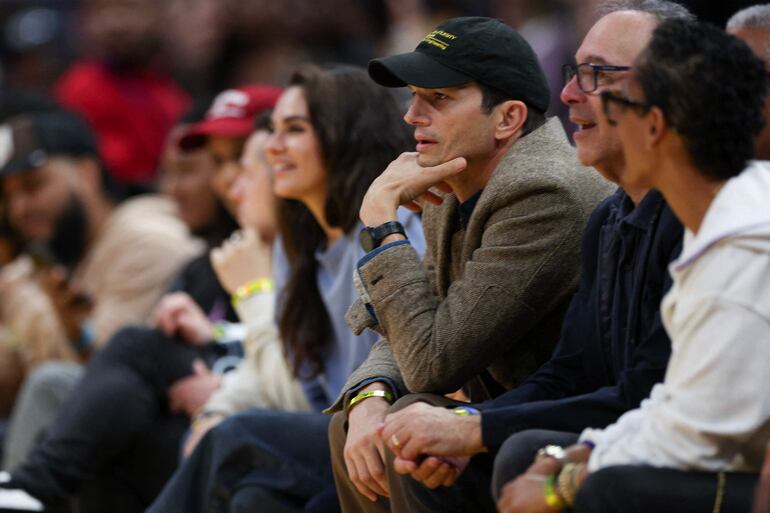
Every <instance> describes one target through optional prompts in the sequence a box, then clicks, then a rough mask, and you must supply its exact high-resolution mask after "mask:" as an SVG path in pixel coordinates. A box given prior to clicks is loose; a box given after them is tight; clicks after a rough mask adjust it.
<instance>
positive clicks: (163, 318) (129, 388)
mask: <svg viewBox="0 0 770 513" xmlns="http://www.w3.org/2000/svg"><path fill="white" fill-rule="evenodd" d="M250 90H252V91H256V92H257V93H265V92H267V94H263V95H262V96H261V97H260V96H259V94H257V95H255V96H254V97H255V98H257V99H258V100H259V101H256V102H253V103H251V104H249V105H248V109H245V110H240V111H238V112H235V111H234V110H232V109H230V110H228V111H227V114H229V115H227V116H213V115H212V114H211V112H210V113H209V115H208V117H207V119H205V120H203V121H201V122H199V123H196V124H193V125H188V126H187V127H185V128H184V129H183V130H184V131H183V132H182V133H181V134H179V135H176V136H174V134H172V137H171V138H170V141H169V142H168V143H167V144H168V145H173V146H174V148H170V150H171V151H170V153H171V154H172V155H173V154H176V155H177V160H179V159H187V160H188V161H189V160H190V159H193V158H198V159H200V157H205V156H206V155H201V154H202V153H204V154H205V153H208V152H209V151H208V148H209V146H208V145H209V143H211V142H212V141H214V140H215V139H217V138H219V139H221V140H225V141H226V140H227V139H231V140H234V141H236V142H238V143H239V144H240V145H242V141H243V140H245V139H246V138H247V136H248V135H249V133H250V132H251V131H252V130H253V126H254V123H255V118H257V116H259V115H260V114H263V113H264V112H265V111H266V110H269V109H270V108H271V107H272V103H271V100H270V98H271V97H272V98H275V96H276V94H275V92H276V91H278V90H277V89H275V88H269V87H261V86H260V87H252V88H250ZM211 110H215V109H214V108H212V109H211ZM220 112H221V111H220ZM214 121H216V122H214ZM223 125H224V126H225V128H224V130H225V131H229V132H228V133H230V134H232V136H223V135H214V134H215V133H217V132H218V133H222V132H221V131H219V129H220V128H221V127H222V126H223ZM190 134H193V135H194V137H193V140H194V142H195V144H189V138H188V139H185V138H186V137H187V136H188V135H190ZM195 139H197V140H195ZM181 141H185V143H188V144H187V145H186V146H185V148H184V149H185V150H186V152H183V153H181V154H179V153H180V152H179V151H175V148H179V147H180V142H181ZM238 151H240V150H238ZM209 157H210V155H209ZM171 160H172V161H173V160H174V159H173V158H171ZM206 160H208V162H212V159H210V158H209V159H206ZM212 163H213V162H212ZM222 164H224V165H227V166H231V167H236V166H237V165H238V163H237V162H234V161H233V160H232V159H228V160H225V161H223V162H220V166H219V168H221V167H222ZM216 172H217V171H216V170H215V171H214V173H216ZM206 185H208V184H206ZM208 186H210V185H208ZM228 192H229V191H228ZM268 194H270V195H272V192H271V191H269V192H268ZM198 196H199V201H204V200H205V198H201V193H200V192H199V194H198ZM219 199H220V200H224V199H225V197H223V196H219ZM228 199H230V195H228ZM263 199H264V198H262V200H263ZM252 201H253V200H252ZM230 203H231V204H234V202H233V201H230ZM204 204H205V201H204ZM199 208H205V206H203V205H202V204H200V203H199ZM233 211H235V209H233ZM238 217H239V220H240V221H241V222H243V219H241V218H242V217H243V216H242V215H240V213H239V214H238ZM273 222H274V221H273ZM269 223H270V220H268V221H267V224H269ZM191 228H192V225H191ZM261 228H262V226H257V229H259V230H260V235H263V236H265V238H271V237H272V236H273V231H274V227H272V226H270V227H269V228H270V229H268V230H266V232H265V233H264V234H263V233H262V231H261ZM201 235H204V234H203V233H201ZM212 235H213V234H212ZM223 236H224V234H221V233H219V234H217V235H216V237H217V239H216V240H213V239H212V240H209V242H211V243H212V244H219V243H221V241H222V239H223ZM196 262H198V263H199V264H200V263H201V262H200V259H196ZM202 263H203V264H208V259H206V260H204V261H203V262H202ZM191 265H192V266H194V267H195V269H190V268H189V266H188V268H185V270H184V271H183V273H182V274H180V275H179V276H178V277H177V279H176V280H175V283H174V286H172V287H171V288H170V289H169V290H171V291H173V292H171V293H169V294H167V295H166V296H165V297H164V298H163V299H162V300H161V302H160V304H159V305H158V306H157V307H156V309H155V313H154V314H153V321H154V323H155V325H156V327H155V328H146V327H140V326H132V327H128V328H125V329H123V330H121V331H120V332H118V333H117V334H116V335H115V336H114V337H112V339H111V340H110V341H109V343H108V344H107V345H106V347H105V348H104V350H102V351H100V352H99V353H98V354H97V355H96V356H95V358H94V361H93V362H92V363H91V364H90V365H89V366H88V368H87V370H86V373H85V376H84V377H83V379H82V380H81V381H80V382H79V383H78V384H77V387H76V389H75V391H74V392H73V393H72V394H70V396H69V398H68V399H67V402H66V404H65V406H64V407H63V413H62V414H61V415H60V416H59V418H58V420H57V422H56V425H55V426H54V427H53V428H52V429H51V431H50V432H49V433H48V436H47V437H46V438H45V440H44V441H43V443H41V444H40V445H39V446H38V447H36V448H35V449H34V450H33V451H32V452H31V453H30V454H29V456H28V457H27V458H26V459H25V460H23V461H22V462H21V465H19V466H18V467H16V468H15V469H14V472H13V474H12V476H11V479H12V480H11V482H10V483H8V484H7V485H5V487H6V488H7V487H9V486H10V487H16V488H18V489H17V490H10V491H9V493H11V494H15V495H16V496H18V495H22V494H25V493H26V494H29V495H30V496H28V497H26V498H27V499H28V504H30V503H31V505H32V506H34V504H35V502H36V501H37V502H42V503H44V504H46V507H55V506H57V505H58V504H59V503H61V502H63V500H64V499H65V498H67V497H71V496H73V495H76V496H77V497H78V498H79V507H80V510H81V511H84V512H88V511H116V509H118V508H119V509H120V511H122V512H136V513H138V512H140V511H143V510H144V508H145V507H146V506H147V505H148V504H149V501H150V500H151V499H152V498H153V497H154V496H155V495H156V494H157V492H158V491H159V489H160V487H161V486H162V485H163V483H164V482H165V480H166V479H167V478H168V477H169V475H170V474H171V472H172V471H173V470H174V468H175V466H176V464H177V462H178V451H177V448H178V447H179V442H180V439H181V437H182V435H183V433H184V432H185V430H186V429H187V427H188V425H189V419H190V417H192V415H193V414H194V413H195V412H196V411H197V410H198V409H199V408H200V407H201V405H203V404H204V403H207V399H212V400H213V398H214V397H215V396H216V397H217V401H216V403H215V404H212V406H211V408H209V409H208V410H206V411H211V410H212V408H214V407H216V408H217V409H216V411H217V412H219V413H224V412H227V411H228V409H229V408H235V407H236V406H238V407H244V405H248V406H252V407H254V406H264V407H276V408H285V409H289V410H297V409H306V408H307V406H306V401H305V399H304V395H303V394H302V392H301V390H300V388H299V386H298V385H296V383H295V382H294V381H293V379H292V378H291V375H290V373H289V372H288V370H283V373H282V374H280V373H281V369H279V368H278V367H277V366H276V365H275V363H274V360H275V358H277V359H278V360H282V356H281V352H280V346H279V345H278V344H277V336H276V337H274V338H275V339H276V344H275V346H276V350H275V351H274V352H273V353H275V355H276V357H275V358H273V360H269V365H270V366H272V367H273V368H274V370H273V372H272V374H270V376H271V377H272V378H274V380H273V381H274V383H270V387H264V388H269V390H267V391H265V390H260V391H258V392H254V393H251V394H248V395H246V394H242V393H240V394H239V397H237V399H238V401H233V400H232V396H233V395H234V393H233V388H234V386H231V385H233V384H234V383H235V379H234V378H231V377H229V378H228V380H227V383H226V384H224V385H222V386H221V387H220V385H221V384H222V380H221V379H220V377H219V376H218V375H216V374H214V373H213V372H212V371H209V370H208V368H206V366H205V365H204V363H203V360H205V361H206V362H208V363H209V364H211V363H212V362H214V361H215V360H217V359H218V358H219V357H220V356H221V353H222V351H223V349H224V346H222V345H219V344H214V343H212V342H214V339H215V338H216V334H217V333H218V332H217V331H216V330H214V329H213V325H212V321H214V320H219V319H221V316H219V317H217V313H216V312H215V310H216V305H214V304H211V303H210V302H209V303H206V302H205V301H200V299H201V295H202V294H206V295H208V294H209V292H211V293H218V291H212V290H207V291H204V290H201V289H202V288H203V287H206V286H208V288H209V289H211V288H213V287H212V283H211V281H212V280H215V279H214V277H213V276H212V277H211V279H210V280H209V279H207V278H206V280H202V279H201V273H200V271H201V265H196V264H195V263H191ZM208 269H209V274H211V273H212V271H211V267H210V265H209V266H208ZM203 281H206V283H202V282H203ZM214 284H215V285H216V288H217V289H219V290H221V287H219V285H218V284H216V282H214ZM225 297H228V296H225ZM226 304H227V303H226V300H225V302H224V303H222V304H220V305H219V309H220V310H227V308H226ZM204 312H206V313H204ZM222 313H224V312H222ZM228 319H229V320H233V319H231V318H230V317H228ZM267 322H268V323H270V324H272V316H270V315H268V320H267ZM223 326H226V327H227V328H229V329H223V330H220V332H224V334H225V335H231V334H232V333H240V334H243V333H244V332H246V331H247V330H246V329H243V328H242V327H239V326H233V325H223ZM195 328H201V329H198V330H196V329H195ZM239 328H240V329H239ZM246 335H247V337H249V336H250V335H251V334H250V333H248V332H247V333H246ZM231 338H232V337H231ZM255 343H256V342H255ZM264 345H266V344H262V346H264ZM244 346H245V349H246V351H247V352H248V353H249V355H250V363H253V360H254V359H257V358H265V357H264V356H253V355H252V354H251V353H255V351H251V352H249V350H248V347H249V340H246V341H244ZM261 349H262V352H263V353H264V352H267V350H266V349H265V347H261ZM196 359H201V361H200V362H199V363H197V362H196V363H194V362H195V360H196ZM221 363H222V362H217V365H219V364H221ZM220 366H221V365H220ZM242 367H251V365H241V366H239V368H238V369H239V370H240V369H241V368H242ZM246 370H248V369H246ZM233 374H238V371H234V372H233ZM243 374H244V373H243V372H241V373H240V374H239V375H243ZM279 374H280V375H279ZM247 378H248V376H247ZM243 381H244V380H243V379H241V382H243ZM246 381H247V382H248V384H252V383H253V382H252V381H248V379H246ZM236 388H237V387H236ZM242 390H243V386H241V387H240V388H237V389H236V390H235V393H239V392H242ZM260 392H261V393H260ZM271 394H272V395H271ZM228 399H229V400H228ZM63 461H66V462H67V464H66V469H62V465H61V462H63ZM116 476H119V477H116ZM0 482H2V479H1V478H0ZM7 499H8V493H6V491H2V490H0V509H3V508H4V507H7V506H8V503H7V501H6V500H7ZM28 510H34V509H33V508H32V507H30V508H29V509H28Z"/></svg>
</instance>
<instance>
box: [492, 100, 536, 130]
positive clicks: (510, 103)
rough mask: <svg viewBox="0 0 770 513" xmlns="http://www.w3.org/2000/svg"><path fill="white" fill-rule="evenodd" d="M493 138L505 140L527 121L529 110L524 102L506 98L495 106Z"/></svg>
mask: <svg viewBox="0 0 770 513" xmlns="http://www.w3.org/2000/svg"><path fill="white" fill-rule="evenodd" d="M495 110H496V111H497V113H496V118H497V119H496V123H497V124H496V125H495V138H496V139H497V140H505V139H508V138H510V137H511V136H513V135H515V134H516V133H517V132H519V131H520V130H521V128H522V127H523V126H524V123H525V122H526V121H527V115H528V114H529V111H528V109H527V106H526V104H525V103H524V102H521V101H518V100H507V101H504V102H503V103H501V104H500V105H498V106H497V108H496V109H495Z"/></svg>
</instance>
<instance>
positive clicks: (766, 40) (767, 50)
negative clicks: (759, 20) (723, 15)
mask: <svg viewBox="0 0 770 513" xmlns="http://www.w3.org/2000/svg"><path fill="white" fill-rule="evenodd" d="M728 32H729V33H730V34H732V35H734V36H735V37H737V38H739V39H742V40H743V41H744V42H745V43H746V44H747V45H749V47H751V49H752V50H753V51H754V53H755V54H757V56H758V57H759V58H760V59H762V62H764V63H765V68H768V69H769V70H770V66H768V64H770V29H766V28H753V27H751V28H750V27H738V28H736V29H733V30H728ZM764 112H765V120H766V121H767V122H766V123H765V127H764V128H763V129H762V131H761V132H760V133H759V135H758V136H757V139H756V140H757V159H760V160H770V91H769V92H768V96H767V99H766V100H765V111H764Z"/></svg>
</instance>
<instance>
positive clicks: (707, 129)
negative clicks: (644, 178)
mask: <svg viewBox="0 0 770 513" xmlns="http://www.w3.org/2000/svg"><path fill="white" fill-rule="evenodd" d="M634 68H635V70H634V76H635V78H636V81H637V82H638V83H639V85H640V86H641V88H642V91H643V93H644V96H645V99H646V101H647V103H648V104H649V105H656V106H658V107H659V108H660V109H661V110H662V111H663V114H664V116H665V118H666V121H667V122H668V123H669V124H670V125H671V126H672V127H673V128H674V129H675V130H676V131H677V132H678V133H679V134H680V135H681V136H682V138H683V140H684V145H685V148H686V150H687V152H688V153H689V155H690V158H691V159H692V161H693V164H694V165H695V166H696V167H697V168H698V169H700V171H701V172H702V173H703V174H704V176H706V177H707V178H709V179H711V180H714V181H722V180H726V179H728V178H730V177H733V176H735V175H737V174H739V173H740V172H741V171H742V170H743V169H744V168H745V166H746V162H747V161H748V160H749V159H751V158H753V156H754V139H755V137H756V135H757V134H758V133H759V132H760V130H761V129H762V127H763V126H764V124H765V120H764V118H763V114H762V108H763V106H764V102H765V96H766V94H767V75H766V72H765V66H764V64H763V63H762V61H761V60H760V59H759V58H758V57H756V56H755V55H754V53H753V52H752V51H751V49H750V48H749V47H748V46H747V45H746V44H745V43H744V42H743V41H741V40H739V39H737V38H736V37H733V36H731V35H728V34H726V33H725V32H724V31H723V30H721V29H719V28H717V27H715V26H713V25H709V24H706V23H702V22H693V21H683V20H670V21H665V22H663V23H661V24H660V25H659V26H658V28H656V29H655V31H654V32H653V35H652V39H651V40H650V43H649V45H648V46H647V48H646V49H645V50H644V51H643V52H642V54H641V55H640V56H639V58H638V60H637V63H636V64H635V66H634Z"/></svg>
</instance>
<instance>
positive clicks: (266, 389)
mask: <svg viewBox="0 0 770 513" xmlns="http://www.w3.org/2000/svg"><path fill="white" fill-rule="evenodd" d="M274 303H275V295H274V294H273V293H268V292H265V293H261V294H255V295H254V296H251V297H250V298H248V299H246V300H244V301H241V302H240V304H239V305H238V306H237V307H236V311H237V313H238V316H239V317H240V318H241V321H243V323H244V324H245V325H246V331H247V335H246V339H245V340H244V341H243V345H244V350H245V353H246V356H245V358H244V359H243V360H242V361H241V363H240V365H239V366H238V367H237V368H236V369H235V370H233V371H231V372H229V373H228V374H226V375H225V378H224V379H223V381H222V386H221V387H220V388H219V390H217V391H216V392H215V393H214V394H213V395H212V396H211V398H209V400H208V401H207V402H206V404H205V405H204V406H203V409H202V410H201V411H202V412H217V413H222V414H225V415H231V414H233V413H236V412H239V411H243V410H246V409H250V408H272V409H279V410H286V411H302V410H308V409H309V408H310V406H309V404H308V402H307V399H306V398H305V394H304V392H303V391H302V387H301V386H300V384H299V382H298V381H297V380H296V379H294V376H293V375H292V373H291V369H289V365H288V364H287V362H286V359H285V358H284V356H283V346H282V344H281V341H280V338H279V335H278V329H277V327H276V325H275V322H274V318H273V311H274Z"/></svg>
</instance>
